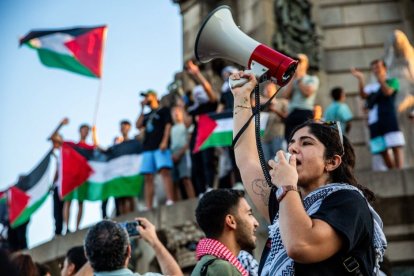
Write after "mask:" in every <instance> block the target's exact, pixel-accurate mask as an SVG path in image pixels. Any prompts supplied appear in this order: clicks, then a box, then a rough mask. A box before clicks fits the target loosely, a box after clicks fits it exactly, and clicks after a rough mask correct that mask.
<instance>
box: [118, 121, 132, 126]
mask: <svg viewBox="0 0 414 276" xmlns="http://www.w3.org/2000/svg"><path fill="white" fill-rule="evenodd" d="M119 124H120V125H131V122H130V121H128V120H122V121H121V122H120V123H119Z"/></svg>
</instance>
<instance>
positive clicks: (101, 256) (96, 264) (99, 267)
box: [84, 220, 129, 272]
mask: <svg viewBox="0 0 414 276" xmlns="http://www.w3.org/2000/svg"><path fill="white" fill-rule="evenodd" d="M84 244H85V245H84V246H85V252H86V257H87V258H88V260H89V263H90V264H91V266H92V268H93V270H94V271H95V272H100V271H113V270H117V269H121V268H123V267H124V265H125V260H126V258H127V257H128V256H127V248H128V245H129V240H128V235H127V233H126V232H125V230H124V229H122V228H121V227H120V226H119V225H118V224H116V223H115V222H112V221H109V220H103V221H101V222H98V223H97V224H96V225H94V226H93V227H91V228H90V229H89V230H88V233H87V234H86V237H85V242H84Z"/></svg>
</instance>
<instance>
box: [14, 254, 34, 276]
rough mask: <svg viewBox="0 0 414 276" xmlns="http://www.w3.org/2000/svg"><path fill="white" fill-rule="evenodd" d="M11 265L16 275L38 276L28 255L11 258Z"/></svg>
mask: <svg viewBox="0 0 414 276" xmlns="http://www.w3.org/2000/svg"><path fill="white" fill-rule="evenodd" d="M12 263H13V264H14V265H15V266H16V269H17V272H18V275H25V276H39V271H38V270H37V267H36V265H35V263H34V262H33V259H32V257H31V256H30V255H27V254H20V253H18V254H17V255H14V256H13V257H12Z"/></svg>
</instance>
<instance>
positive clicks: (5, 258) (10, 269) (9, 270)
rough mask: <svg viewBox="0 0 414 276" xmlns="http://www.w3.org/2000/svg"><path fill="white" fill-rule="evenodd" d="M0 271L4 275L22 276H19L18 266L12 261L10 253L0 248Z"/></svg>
mask: <svg viewBox="0 0 414 276" xmlns="http://www.w3.org/2000/svg"><path fill="white" fill-rule="evenodd" d="M0 271H1V273H2V275H3V274H4V275H7V276H20V274H18V271H17V268H16V266H15V265H14V263H13V262H12V261H11V260H10V255H9V253H8V252H7V251H6V250H5V249H3V248H0Z"/></svg>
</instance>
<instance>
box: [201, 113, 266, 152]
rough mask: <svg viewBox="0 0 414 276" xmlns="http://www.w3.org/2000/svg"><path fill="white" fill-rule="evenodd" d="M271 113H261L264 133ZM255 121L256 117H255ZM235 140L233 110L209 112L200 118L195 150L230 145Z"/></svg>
mask: <svg viewBox="0 0 414 276" xmlns="http://www.w3.org/2000/svg"><path fill="white" fill-rule="evenodd" d="M268 117H269V114H268V113H266V112H261V113H260V131H261V133H263V131H264V129H265V127H266V124H267V119H268ZM253 123H254V119H253ZM232 142H233V112H232V111H226V112H223V113H208V114H203V115H200V116H199V118H198V129H197V137H196V143H195V146H194V152H198V151H200V150H203V149H206V148H210V147H229V146H231V144H232Z"/></svg>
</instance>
